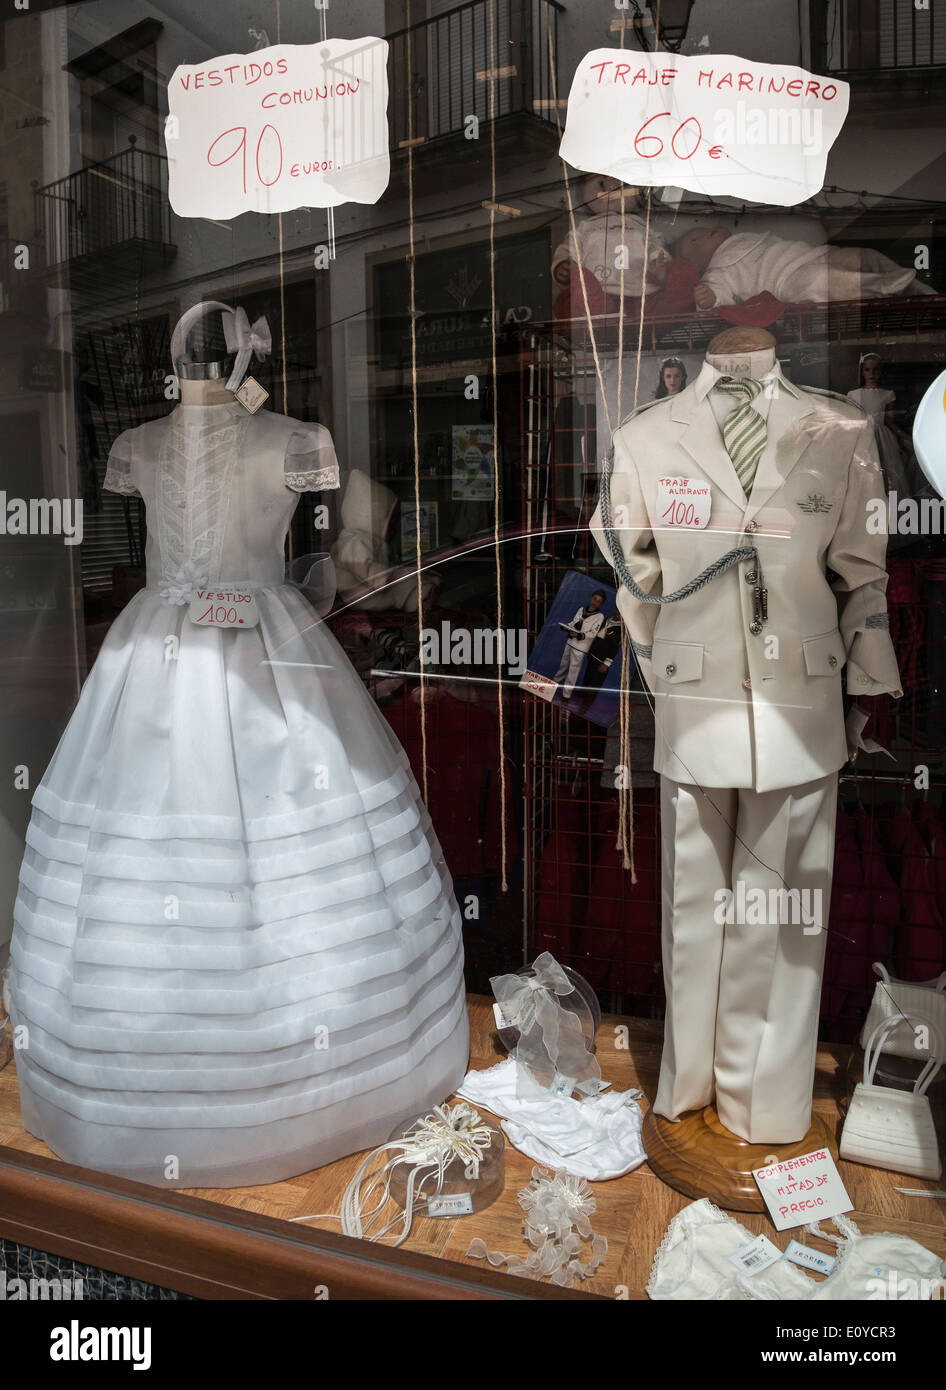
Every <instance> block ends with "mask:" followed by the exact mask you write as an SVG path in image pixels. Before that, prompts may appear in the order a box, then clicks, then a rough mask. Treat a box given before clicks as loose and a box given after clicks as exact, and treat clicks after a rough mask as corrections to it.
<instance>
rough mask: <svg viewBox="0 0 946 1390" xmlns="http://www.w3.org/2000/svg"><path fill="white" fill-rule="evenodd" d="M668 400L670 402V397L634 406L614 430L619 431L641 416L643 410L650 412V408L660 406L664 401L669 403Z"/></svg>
mask: <svg viewBox="0 0 946 1390" xmlns="http://www.w3.org/2000/svg"><path fill="white" fill-rule="evenodd" d="M670 400H672V397H671V396H662V397H661V398H660V399H659V400H656V401H645V402H644V404H643V405H639V406H636V407H635V408H634V410H632V411H630V412H629V413H628V414H627V415H625V417H624V419H623V420H622V421H621V422H620V424H618V425H615V430H619V429H621V428H622V427H623V426H624V425H626V424H627V423H628V421H629V420H633V419H634V418H635V417H636V416H638V415H641V414H643V412H644V411H645V410H650V408H651V406H654V405H662V404H663V403H664V402H665V401H666V402H669V401H670Z"/></svg>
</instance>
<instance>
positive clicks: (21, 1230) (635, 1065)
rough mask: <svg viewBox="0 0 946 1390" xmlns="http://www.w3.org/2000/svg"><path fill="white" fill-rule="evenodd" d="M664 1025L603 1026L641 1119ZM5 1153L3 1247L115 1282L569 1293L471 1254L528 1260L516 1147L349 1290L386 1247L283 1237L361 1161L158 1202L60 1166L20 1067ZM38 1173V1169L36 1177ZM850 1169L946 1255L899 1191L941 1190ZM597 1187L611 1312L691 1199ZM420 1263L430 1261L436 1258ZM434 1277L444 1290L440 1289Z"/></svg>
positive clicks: (855, 1192) (432, 1294) (417, 1294)
mask: <svg viewBox="0 0 946 1390" xmlns="http://www.w3.org/2000/svg"><path fill="white" fill-rule="evenodd" d="M469 1004H470V1024H471V1065H472V1066H474V1067H476V1068H482V1067H487V1066H492V1065H494V1064H495V1063H496V1062H498V1061H501V1060H502V1059H503V1058H504V1057H505V1055H506V1054H505V1051H504V1050H503V1048H502V1044H501V1043H500V1042H499V1040H498V1038H497V1037H496V1033H495V1025H494V1022H493V1015H492V1010H491V1001H487V1000H486V999H484V998H482V997H478V996H471V997H470V1001H469ZM619 1025H624V1026H625V1027H626V1029H627V1036H628V1038H629V1047H628V1048H626V1049H625V1048H624V1047H618V1046H616V1045H615V1044H616V1041H621V1040H622V1032H619V1031H618V1026H619ZM662 1028H663V1025H662V1024H661V1023H659V1022H654V1021H650V1020H642V1019H631V1018H623V1019H622V1018H617V1017H609V1016H605V1018H604V1019H603V1021H602V1024H601V1029H600V1032H599V1034H598V1044H597V1054H598V1060H599V1062H600V1065H601V1071H602V1075H603V1076H604V1077H605V1079H606V1080H609V1081H611V1082H612V1084H613V1085H614V1086H615V1088H617V1089H619V1090H624V1089H626V1088H628V1087H638V1088H639V1089H641V1090H642V1091H643V1093H644V1099H642V1101H641V1105H642V1108H644V1109H645V1110H646V1108H647V1106H648V1099H647V1098H649V1097H651V1096H652V1095H653V1094H654V1091H655V1089H656V1083H657V1070H658V1064H659V1059H660V1045H661V1035H662ZM622 1031H623V1030H622ZM850 1052H851V1050H850V1048H847V1047H843V1046H839V1045H834V1044H831V1045H825V1046H822V1047H821V1048H819V1051H818V1067H817V1073H816V1078H815V1110H816V1112H817V1113H818V1114H819V1115H821V1116H822V1117H823V1118H824V1120H825V1121H826V1122H827V1123H828V1125H829V1126H830V1128H831V1130H832V1132H835V1133H836V1132H837V1129H838V1120H839V1113H840V1112H839V1103H840V1102H843V1101H844V1100H845V1099H846V1096H847V1093H848V1091H849V1086H850V1083H849V1080H848V1066H849V1061H850ZM0 1146H3V1147H2V1148H0V1236H5V1237H7V1238H9V1239H13V1240H18V1241H21V1242H23V1243H25V1244H30V1243H32V1244H34V1245H35V1246H37V1248H40V1249H45V1250H50V1251H52V1252H54V1253H56V1254H63V1255H70V1256H72V1257H73V1258H77V1259H83V1260H86V1261H87V1262H88V1263H92V1264H96V1263H98V1264H100V1265H101V1266H102V1267H103V1268H107V1269H111V1270H115V1271H117V1272H118V1273H128V1274H131V1275H133V1276H136V1277H146V1278H153V1279H154V1280H155V1281H156V1282H158V1283H162V1284H164V1285H165V1286H167V1287H170V1288H179V1289H182V1290H184V1291H185V1292H191V1293H197V1294H198V1296H201V1297H217V1298H227V1297H235V1298H240V1297H264V1298H265V1297H270V1298H273V1297H275V1298H300V1297H309V1298H311V1297H312V1296H313V1293H312V1289H313V1287H314V1286H315V1285H316V1284H318V1283H326V1284H327V1285H328V1287H329V1297H332V1296H333V1280H336V1281H338V1285H337V1287H338V1288H340V1289H341V1292H340V1293H338V1294H337V1296H340V1297H354V1296H361V1297H382V1298H383V1297H387V1298H401V1297H414V1298H431V1299H433V1298H471V1297H473V1298H477V1297H487V1298H491V1297H492V1298H495V1297H504V1296H506V1297H510V1296H511V1297H516V1296H518V1297H523V1296H526V1297H535V1296H537V1295H538V1296H539V1297H542V1296H546V1295H551V1296H552V1297H566V1298H567V1297H571V1296H573V1295H571V1294H570V1293H569V1292H568V1291H553V1290H549V1289H548V1288H547V1286H544V1285H543V1286H539V1285H536V1284H534V1283H532V1282H531V1281H527V1280H523V1279H516V1280H513V1279H508V1278H504V1277H501V1276H497V1275H495V1274H490V1272H488V1271H487V1270H486V1267H485V1262H484V1261H481V1260H479V1261H478V1260H468V1259H467V1257H466V1250H467V1248H468V1246H469V1244H470V1241H471V1240H472V1239H473V1237H474V1236H480V1237H482V1239H483V1240H484V1241H485V1242H486V1245H487V1247H488V1248H489V1249H490V1250H500V1251H502V1252H503V1254H507V1255H511V1254H519V1255H522V1256H523V1257H526V1256H527V1255H528V1254H529V1253H530V1247H528V1246H526V1244H525V1242H524V1241H523V1239H522V1222H521V1210H520V1208H519V1205H518V1201H517V1194H518V1192H519V1191H520V1189H521V1188H523V1187H525V1186H526V1185H527V1183H528V1181H529V1178H530V1176H531V1170H532V1166H533V1164H532V1160H531V1159H529V1158H527V1157H525V1155H523V1154H520V1153H518V1152H517V1151H516V1150H515V1149H513V1148H512V1147H511V1146H510V1145H509V1144H508V1143H507V1146H506V1185H505V1189H504V1192H503V1194H502V1196H501V1197H500V1198H499V1200H498V1201H496V1202H495V1203H494V1204H493V1205H492V1206H491V1207H489V1208H488V1209H487V1210H486V1211H484V1212H481V1213H478V1214H476V1215H473V1216H468V1217H463V1218H459V1219H439V1220H433V1219H430V1218H422V1219H421V1218H416V1219H415V1221H414V1226H413V1229H412V1232H411V1236H410V1238H409V1240H408V1241H407V1242H406V1243H405V1245H404V1246H403V1247H401V1248H402V1249H403V1250H405V1251H408V1252H414V1255H415V1256H419V1257H420V1258H419V1259H417V1258H415V1259H413V1260H411V1259H410V1258H408V1260H407V1261H406V1262H405V1266H404V1270H403V1277H401V1275H398V1276H397V1277H396V1278H394V1279H393V1280H392V1275H391V1271H390V1268H387V1269H383V1268H379V1269H376V1270H375V1271H374V1272H373V1273H372V1272H371V1270H368V1271H367V1273H365V1277H364V1280H362V1282H360V1283H359V1280H361V1273H359V1274H358V1276H357V1278H354V1276H353V1279H354V1282H350V1281H348V1276H347V1275H346V1274H345V1273H344V1270H345V1268H350V1267H351V1266H352V1265H353V1263H354V1264H359V1263H361V1262H362V1257H363V1261H364V1263H365V1264H366V1265H371V1263H372V1252H373V1251H375V1250H376V1247H373V1246H367V1245H366V1244H365V1243H363V1242H351V1241H346V1240H345V1239H344V1238H342V1237H336V1238H335V1239H332V1240H330V1241H329V1243H328V1250H329V1253H328V1254H327V1255H326V1254H325V1250H326V1246H325V1243H324V1242H322V1243H321V1244H320V1245H316V1244H314V1243H312V1244H309V1243H307V1240H305V1239H304V1240H303V1241H302V1242H301V1245H300V1243H299V1242H298V1241H297V1239H296V1238H297V1237H298V1236H299V1235H300V1233H301V1232H304V1231H305V1230H306V1229H307V1227H305V1226H300V1225H298V1224H295V1225H292V1226H289V1227H288V1228H287V1226H286V1224H285V1223H286V1221H287V1218H289V1217H294V1216H302V1215H306V1214H308V1213H312V1212H330V1211H336V1210H338V1207H339V1203H340V1200H341V1196H342V1193H343V1191H344V1189H345V1187H346V1185H347V1183H348V1181H349V1179H350V1178H351V1176H352V1174H353V1173H354V1171H355V1169H356V1167H357V1166H358V1162H359V1156H358V1155H354V1156H352V1157H351V1158H346V1159H342V1160H340V1161H339V1162H337V1163H333V1164H331V1165H329V1166H328V1167H326V1168H322V1169H319V1170H317V1171H315V1172H312V1173H308V1174H306V1175H304V1176H302V1177H298V1178H294V1179H292V1180H290V1181H288V1182H281V1183H276V1184H274V1185H272V1186H268V1187H255V1188H240V1189H225V1190H214V1189H209V1188H202V1189H200V1190H199V1191H195V1192H194V1193H193V1194H192V1196H182V1195H180V1194H176V1193H156V1192H155V1190H154V1189H150V1188H147V1187H143V1186H141V1185H140V1184H136V1183H125V1182H122V1181H120V1180H118V1179H112V1178H104V1177H102V1176H101V1175H98V1174H91V1173H89V1172H88V1171H86V1170H80V1169H75V1168H70V1167H68V1165H64V1164H60V1163H59V1162H58V1160H55V1159H54V1155H52V1154H51V1153H50V1151H49V1150H48V1149H47V1148H46V1146H45V1145H44V1144H41V1143H40V1142H39V1141H38V1140H37V1139H34V1138H33V1137H32V1136H31V1135H28V1134H26V1133H25V1132H24V1131H23V1130H22V1129H21V1127H20V1115H19V1104H18V1100H17V1089H16V1071H15V1067H14V1066H13V1065H12V1064H11V1065H9V1066H7V1067H5V1068H4V1069H3V1070H2V1071H0ZM32 1155H36V1156H40V1158H41V1159H43V1160H46V1161H44V1162H41V1163H40V1164H39V1165H36V1164H34V1163H32V1162H31V1160H30V1157H29V1156H32ZM50 1160H52V1161H51V1162H50ZM37 1167H39V1168H41V1169H42V1171H40V1172H37V1171H35V1169H36V1168H37ZM840 1171H841V1175H842V1177H843V1179H844V1182H845V1185H846V1187H847V1190H848V1192H849V1194H850V1196H851V1200H852V1201H853V1202H854V1204H855V1211H854V1212H853V1213H852V1215H853V1217H854V1219H855V1221H856V1222H857V1223H858V1225H859V1226H860V1228H861V1230H862V1231H863V1232H864V1233H865V1234H867V1233H869V1232H873V1231H880V1230H885V1231H896V1232H902V1233H903V1234H906V1235H910V1236H912V1237H913V1238H914V1239H916V1240H918V1241H919V1242H920V1243H921V1244H923V1245H925V1246H927V1247H928V1248H929V1249H930V1250H933V1251H935V1252H936V1253H937V1254H938V1255H939V1256H940V1257H946V1228H944V1215H946V1201H943V1200H942V1199H936V1198H917V1197H905V1196H902V1195H901V1194H899V1193H897V1192H896V1191H895V1190H894V1189H895V1187H897V1186H901V1187H919V1188H925V1189H927V1190H931V1189H934V1188H940V1187H942V1186H943V1185H944V1184H942V1183H939V1184H938V1183H931V1182H923V1181H921V1180H919V1179H915V1178H906V1177H901V1176H898V1175H896V1174H893V1173H887V1172H883V1171H881V1170H879V1169H875V1168H867V1167H863V1166H861V1165H859V1164H852V1163H846V1162H842V1163H841V1164H840ZM58 1173H62V1174H64V1175H65V1176H70V1177H75V1176H77V1177H78V1178H79V1179H80V1180H81V1182H82V1184H83V1186H82V1187H81V1190H74V1191H70V1187H69V1184H67V1183H66V1182H59V1181H57V1174H58ZM593 1186H594V1193H595V1196H596V1198H597V1203H598V1209H597V1212H596V1213H595V1215H594V1216H593V1218H592V1225H593V1227H594V1230H595V1231H596V1232H597V1233H600V1234H601V1235H603V1236H606V1237H607V1241H608V1254H607V1258H606V1260H605V1262H604V1264H603V1265H602V1266H601V1267H600V1268H599V1270H598V1272H597V1274H596V1275H595V1276H594V1278H592V1279H590V1280H587V1281H586V1282H585V1283H584V1284H582V1285H581V1286H580V1287H581V1290H582V1292H584V1293H591V1294H596V1295H598V1296H599V1297H605V1298H609V1299H613V1298H615V1297H628V1298H632V1299H634V1298H646V1294H645V1293H644V1288H645V1285H646V1284H647V1281H648V1278H649V1275H650V1268H651V1262H652V1260H653V1256H654V1252H655V1251H656V1249H657V1247H658V1245H659V1243H660V1241H661V1239H662V1237H663V1235H664V1232H665V1231H666V1228H667V1225H668V1223H669V1221H670V1219H671V1218H672V1217H673V1216H674V1215H675V1214H676V1213H677V1212H678V1211H680V1210H681V1209H682V1208H683V1207H684V1206H686V1205H687V1204H688V1201H689V1199H688V1198H686V1197H684V1196H681V1195H680V1194H678V1193H676V1192H674V1191H672V1190H671V1189H670V1188H668V1187H666V1186H665V1185H664V1184H663V1183H662V1182H661V1181H660V1180H659V1179H658V1178H656V1177H655V1176H654V1175H653V1174H652V1173H651V1172H650V1170H649V1168H648V1166H647V1165H646V1164H644V1165H643V1166H642V1167H641V1168H638V1169H637V1170H636V1171H635V1172H633V1173H631V1174H629V1175H628V1176H627V1177H624V1178H618V1179H615V1180H613V1181H611V1182H602V1183H595V1184H594V1185H593ZM193 1199H197V1200H193ZM237 1214H245V1219H244V1218H242V1217H239V1218H238V1219H237V1220H236V1221H233V1220H228V1217H231V1216H233V1217H236V1216H237ZM733 1215H735V1216H736V1218H737V1219H738V1220H739V1221H741V1222H742V1224H743V1225H744V1226H745V1227H747V1228H748V1229H749V1230H750V1231H753V1232H763V1231H764V1232H765V1234H766V1235H768V1236H769V1238H770V1239H771V1240H773V1241H774V1242H775V1244H777V1245H778V1246H779V1247H780V1248H782V1249H784V1248H785V1246H786V1245H787V1244H788V1242H789V1240H790V1239H792V1237H793V1236H794V1237H795V1238H796V1239H798V1240H800V1241H801V1242H802V1243H807V1244H811V1245H813V1246H814V1247H816V1248H818V1249H821V1250H830V1249H831V1247H830V1246H828V1245H826V1244H825V1243H824V1242H821V1241H818V1240H816V1239H815V1238H813V1237H811V1236H807V1235H805V1234H804V1233H803V1232H802V1231H800V1230H795V1231H786V1232H782V1233H781V1234H779V1233H777V1232H775V1231H774V1230H773V1228H772V1226H771V1223H770V1222H769V1221H768V1219H767V1217H765V1216H762V1215H754V1214H751V1213H745V1212H734V1213H733ZM215 1218H216V1220H215ZM129 1223H130V1224H129ZM308 1228H309V1229H314V1228H318V1229H320V1230H322V1231H326V1232H338V1230H339V1223H338V1222H337V1221H336V1222H333V1221H330V1220H325V1219H319V1220H317V1221H314V1222H311V1223H308ZM829 1229H833V1228H831V1227H829ZM287 1236H288V1237H289V1240H288V1242H287V1240H286V1237H287ZM424 1256H427V1257H432V1259H428V1260H425V1259H424V1258H423V1257H424ZM247 1260H250V1261H254V1262H255V1271H254V1272H253V1273H247V1270H246V1261H247ZM346 1261H347V1266H346V1264H345V1262H346ZM457 1264H459V1265H465V1266H467V1267H472V1268H473V1269H474V1270H476V1271H478V1272H480V1273H482V1279H481V1280H480V1288H479V1290H478V1291H474V1292H472V1293H471V1292H470V1291H469V1290H466V1291H464V1289H463V1287H462V1285H460V1284H455V1283H454V1284H451V1281H453V1280H454V1277H455V1276H456V1275H457V1274H458V1273H459V1271H458V1270H457V1269H456V1265H457ZM340 1271H341V1272H340ZM441 1271H442V1272H441ZM438 1272H440V1273H439V1275H438ZM438 1277H439V1281H440V1283H441V1284H442V1287H438ZM425 1280H426V1281H427V1282H426V1283H425ZM540 1288H541V1290H542V1291H541V1292H540ZM504 1289H505V1293H504V1292H503V1290H504ZM303 1290H305V1291H303ZM625 1290H626V1292H624V1291H625Z"/></svg>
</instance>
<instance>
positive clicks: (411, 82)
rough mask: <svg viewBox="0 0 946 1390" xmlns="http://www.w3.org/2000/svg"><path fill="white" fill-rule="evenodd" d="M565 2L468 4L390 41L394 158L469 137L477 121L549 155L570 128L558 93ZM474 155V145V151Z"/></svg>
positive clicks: (478, 0)
mask: <svg viewBox="0 0 946 1390" xmlns="http://www.w3.org/2000/svg"><path fill="white" fill-rule="evenodd" d="M563 9H564V7H563V6H562V5H560V4H559V3H558V0H466V3H464V4H459V5H457V6H456V7H455V8H454V9H451V10H447V11H445V12H444V13H443V14H440V15H437V16H436V17H435V18H433V19H427V20H422V21H421V22H420V23H419V24H413V25H411V26H410V27H409V28H407V29H400V30H399V31H398V32H397V33H396V34H389V35H388V36H387V40H388V44H389V45H390V52H389V59H388V61H389V88H390V106H389V119H390V123H391V152H392V154H395V153H396V152H397V151H398V150H399V149H403V148H404V147H405V145H406V143H407V142H408V140H410V141H411V143H412V144H414V145H415V146H417V147H423V146H427V145H429V144H431V143H433V142H441V141H445V140H446V137H449V136H462V135H463V134H464V133H465V131H466V130H467V128H468V127H467V123H468V121H469V118H470V117H471V116H476V117H477V118H478V120H479V121H480V122H481V123H483V124H485V123H486V122H488V121H489V120H490V117H491V115H492V116H495V117H496V118H497V120H499V121H501V125H500V126H499V127H498V129H497V135H500V134H501V136H502V138H507V137H515V135H516V131H519V132H520V133H521V134H524V135H525V138H526V140H529V138H530V135H531V136H533V137H534V139H535V141H536V143H537V144H539V145H541V146H542V147H543V148H544V147H545V146H546V145H547V143H548V141H549V135H550V131H554V130H555V117H556V108H555V104H554V102H555V98H556V96H557V97H558V98H559V100H560V101H561V103H562V104H561V107H560V116H561V119H562V123H563V124H564V116H565V105H564V102H565V98H566V97H567V95H568V93H567V91H566V92H564V93H562V92H561V91H558V92H556V91H555V87H554V83H553V67H552V57H553V56H554V55H557V51H558V49H557V24H558V16H559V14H560V13H562V12H563ZM474 148H475V143H474Z"/></svg>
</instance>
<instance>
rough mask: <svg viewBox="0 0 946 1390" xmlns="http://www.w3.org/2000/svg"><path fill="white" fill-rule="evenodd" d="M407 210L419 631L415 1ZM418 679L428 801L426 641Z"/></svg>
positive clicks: (421, 604)
mask: <svg viewBox="0 0 946 1390" xmlns="http://www.w3.org/2000/svg"><path fill="white" fill-rule="evenodd" d="M406 18H407V31H406V40H407V50H406V56H407V74H408V82H407V213H408V257H407V259H408V266H409V269H410V303H411V308H410V319H411V414H412V417H413V419H412V431H411V447H412V449H413V455H414V531H415V534H414V560H415V566H416V575H417V630H418V633H422V632H423V630H424V583H423V570H422V566H421V548H420V536H421V527H420V435H419V427H418V419H417V415H418V384H417V278H416V270H415V264H414V84H413V81H412V77H411V63H412V51H413V38H412V32H411V0H407V15H406ZM418 659H419V668H418V681H419V686H418V688H419V691H420V758H421V767H422V770H423V787H424V802H425V804H426V803H428V801H429V795H428V786H427V678H426V675H425V672H424V643H423V642H422V641H421V642H419V644H418Z"/></svg>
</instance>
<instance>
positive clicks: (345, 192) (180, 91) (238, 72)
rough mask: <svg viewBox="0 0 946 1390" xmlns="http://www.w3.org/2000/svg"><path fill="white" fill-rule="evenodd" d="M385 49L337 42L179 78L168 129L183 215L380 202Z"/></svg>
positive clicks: (229, 59)
mask: <svg viewBox="0 0 946 1390" xmlns="http://www.w3.org/2000/svg"><path fill="white" fill-rule="evenodd" d="M387 54H388V46H387V44H386V43H385V41H384V40H383V39H376V38H363V39H329V40H328V41H326V42H324V43H310V44H275V45H273V47H271V48H261V49H258V50H257V51H256V52H255V53H227V54H224V55H223V56H222V57H220V58H210V59H208V60H207V62H205V63H194V64H186V65H182V66H181V67H179V68H176V69H175V71H174V73H173V75H172V77H171V80H170V83H169V84H168V110H169V113H170V114H169V115H168V118H167V121H166V123H165V131H164V134H165V143H166V145H167V152H168V171H169V172H168V192H169V197H170V200H171V207H172V208H173V209H174V211H175V212H176V213H177V214H178V216H179V217H211V218H220V217H235V216H237V215H238V214H239V213H241V212H287V211H288V210H289V209H290V208H300V207H335V206H337V205H338V204H339V203H346V202H354V203H375V202H377V200H378V199H379V198H380V196H381V194H382V193H383V192H384V190H385V188H386V187H387V185H388V178H389V176H390V159H389V155H388V120H387V106H388V79H387Z"/></svg>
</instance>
